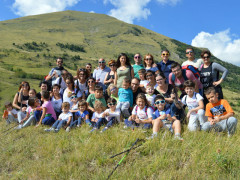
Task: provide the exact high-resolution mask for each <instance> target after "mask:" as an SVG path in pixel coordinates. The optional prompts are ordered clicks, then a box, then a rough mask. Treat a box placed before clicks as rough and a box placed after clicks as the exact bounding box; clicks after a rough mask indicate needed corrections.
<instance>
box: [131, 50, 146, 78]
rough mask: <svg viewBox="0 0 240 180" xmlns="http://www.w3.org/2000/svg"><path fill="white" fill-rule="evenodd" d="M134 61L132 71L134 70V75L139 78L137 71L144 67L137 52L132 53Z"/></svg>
mask: <svg viewBox="0 0 240 180" xmlns="http://www.w3.org/2000/svg"><path fill="white" fill-rule="evenodd" d="M134 62H135V64H134V65H132V67H133V71H134V77H136V78H138V79H139V75H138V71H139V70H140V69H144V66H143V64H142V57H141V55H140V54H139V53H137V54H135V55H134Z"/></svg>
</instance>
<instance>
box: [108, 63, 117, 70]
mask: <svg viewBox="0 0 240 180" xmlns="http://www.w3.org/2000/svg"><path fill="white" fill-rule="evenodd" d="M109 67H110V68H111V70H112V71H114V70H116V69H117V65H116V64H115V63H111V64H109Z"/></svg>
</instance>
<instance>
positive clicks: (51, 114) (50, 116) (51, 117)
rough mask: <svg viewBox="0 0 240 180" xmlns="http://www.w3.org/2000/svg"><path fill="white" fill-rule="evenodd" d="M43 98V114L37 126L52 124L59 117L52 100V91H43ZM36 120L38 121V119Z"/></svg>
mask: <svg viewBox="0 0 240 180" xmlns="http://www.w3.org/2000/svg"><path fill="white" fill-rule="evenodd" d="M42 100H43V104H42V115H41V118H40V120H39V122H38V124H37V125H36V127H38V126H40V125H41V124H44V125H52V124H53V123H54V122H55V120H56V118H57V117H56V113H55V111H54V109H53V106H52V103H51V101H50V93H49V92H48V91H43V92H42ZM36 120H37V121H38V119H36Z"/></svg>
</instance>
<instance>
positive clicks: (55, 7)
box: [12, 0, 80, 16]
mask: <svg viewBox="0 0 240 180" xmlns="http://www.w3.org/2000/svg"><path fill="white" fill-rule="evenodd" d="M79 1H80V0H15V2H14V4H13V5H12V8H13V11H14V13H15V14H16V15H19V16H28V15H36V14H44V13H50V12H56V11H63V10H65V8H66V7H71V6H74V5H76V4H77V3H78V2H79Z"/></svg>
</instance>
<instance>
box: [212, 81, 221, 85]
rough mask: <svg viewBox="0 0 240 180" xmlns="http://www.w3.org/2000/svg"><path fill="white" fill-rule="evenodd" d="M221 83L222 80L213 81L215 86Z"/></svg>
mask: <svg viewBox="0 0 240 180" xmlns="http://www.w3.org/2000/svg"><path fill="white" fill-rule="evenodd" d="M219 84H221V80H219V81H215V82H213V85H214V86H217V85H219Z"/></svg>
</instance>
